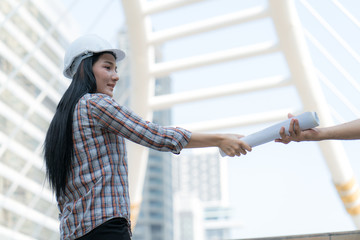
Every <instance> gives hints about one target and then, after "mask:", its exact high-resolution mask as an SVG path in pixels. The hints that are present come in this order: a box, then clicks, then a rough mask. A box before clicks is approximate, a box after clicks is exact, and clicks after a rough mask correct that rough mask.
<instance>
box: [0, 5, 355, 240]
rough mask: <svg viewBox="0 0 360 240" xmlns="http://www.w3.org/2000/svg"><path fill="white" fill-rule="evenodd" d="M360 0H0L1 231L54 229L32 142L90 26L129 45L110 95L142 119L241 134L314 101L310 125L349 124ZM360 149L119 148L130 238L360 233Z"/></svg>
mask: <svg viewBox="0 0 360 240" xmlns="http://www.w3.org/2000/svg"><path fill="white" fill-rule="evenodd" d="M359 10H360V1H355V0H343V1H337V0H331V1H330V0H317V1H308V0H294V1H293V0H269V1H268V0H241V1H240V0H153V1H150V0H149V1H146V0H122V1H121V0H104V1H96V0H48V1H45V0H0V239H21V240H34V239H46V240H48V239H58V238H59V230H58V228H59V223H58V219H57V218H58V209H57V206H56V199H55V197H54V195H53V194H52V192H51V191H50V190H49V188H48V184H47V182H46V181H45V171H44V163H43V159H42V145H43V141H44V137H45V133H46V131H47V128H48V126H49V122H50V121H51V119H52V117H53V114H54V112H55V109H56V106H57V103H58V101H59V100H60V98H61V96H62V94H63V93H64V91H65V90H66V88H67V86H68V85H69V82H70V80H69V79H66V78H65V77H64V76H63V75H62V67H63V56H64V52H65V49H66V47H67V46H68V45H69V43H70V42H71V41H73V40H74V39H76V38H77V37H79V36H81V35H82V34H86V33H95V34H98V35H100V36H102V37H103V38H105V39H107V40H108V41H109V42H111V44H112V45H113V46H114V47H119V48H121V49H123V50H124V51H125V52H126V54H127V58H126V59H125V60H124V61H122V62H120V63H119V66H118V69H119V71H118V72H119V75H120V80H119V82H118V85H117V87H116V89H115V95H114V98H115V100H116V101H117V102H119V103H120V104H125V105H128V106H130V107H131V108H132V109H133V110H134V111H135V112H137V113H139V114H140V115H142V116H143V117H144V118H147V119H148V120H152V121H154V122H157V123H159V124H162V125H172V126H180V127H184V128H187V129H189V130H191V131H201V132H233V133H240V134H243V135H247V134H251V133H253V132H256V131H258V130H261V129H262V128H264V127H267V126H269V125H271V124H273V123H275V122H277V121H282V120H284V119H286V118H287V113H288V112H291V113H294V114H298V113H301V112H304V111H316V112H318V113H319V117H320V124H321V126H326V125H331V124H338V123H342V122H345V121H350V120H353V119H356V118H359V116H360V108H359V102H360V94H359V92H360V83H359V80H358V78H359V76H360V67H359V66H360V55H359V54H360V44H359V43H360V21H359V20H360V11H359ZM358 149H359V142H358V141H341V142H340V141H337V142H334V141H326V142H325V143H321V144H319V143H312V142H306V143H290V144H288V145H283V144H279V143H268V144H265V145H261V146H258V147H255V148H254V149H253V151H252V152H251V153H249V154H248V155H246V156H241V157H235V158H221V157H220V155H219V152H218V149H216V148H208V149H198V150H189V149H185V150H183V152H182V153H181V154H180V155H179V156H173V155H171V154H168V153H159V152H155V151H146V150H144V149H141V150H139V151H134V150H132V151H131V150H130V158H129V162H130V167H131V164H133V168H132V169H131V168H130V175H131V176H130V179H131V180H132V183H131V184H132V189H131V191H132V196H131V200H132V201H134V203H135V206H136V208H137V209H136V210H138V211H139V215H138V217H137V221H136V226H135V229H134V232H133V239H134V240H171V239H175V240H184V239H186V240H191V239H194V240H195V239H196V240H217V239H241V238H255V237H256V238H259V237H271V236H283V235H294V234H311V233H323V232H338V231H351V230H355V229H358V228H359V227H360V205H359V204H360V197H359V195H360V191H359V187H358V184H357V178H358V176H359V175H360V160H359V151H358ZM144 156H145V157H144ZM134 166H136V168H135V167H134Z"/></svg>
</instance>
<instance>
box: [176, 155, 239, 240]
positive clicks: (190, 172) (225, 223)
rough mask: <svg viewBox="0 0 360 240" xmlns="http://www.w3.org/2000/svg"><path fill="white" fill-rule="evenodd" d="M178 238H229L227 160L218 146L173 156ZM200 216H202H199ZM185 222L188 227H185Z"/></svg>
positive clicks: (229, 217)
mask: <svg viewBox="0 0 360 240" xmlns="http://www.w3.org/2000/svg"><path fill="white" fill-rule="evenodd" d="M173 171H174V191H175V206H174V209H175V216H174V217H175V219H177V220H176V224H175V227H174V228H175V240H180V239H183V237H184V234H186V236H187V238H186V239H194V240H195V239H196V240H199V239H204V240H218V239H226V238H230V233H231V229H232V228H233V227H239V226H240V223H238V222H235V221H232V220H231V214H230V208H229V201H228V192H227V188H228V186H227V178H226V176H227V174H226V171H227V164H226V161H221V159H220V155H219V152H218V150H217V149H196V150H187V151H183V153H182V154H181V155H179V156H178V157H176V158H175V160H174V168H173ZM198 216H202V219H199V217H198ZM185 226H187V227H186V229H185Z"/></svg>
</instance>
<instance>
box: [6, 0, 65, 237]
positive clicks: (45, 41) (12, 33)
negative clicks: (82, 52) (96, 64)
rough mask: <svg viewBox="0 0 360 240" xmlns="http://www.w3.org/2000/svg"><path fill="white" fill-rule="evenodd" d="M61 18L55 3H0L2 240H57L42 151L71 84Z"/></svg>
mask: <svg viewBox="0 0 360 240" xmlns="http://www.w3.org/2000/svg"><path fill="white" fill-rule="evenodd" d="M65 13H66V9H63V8H62V6H61V5H58V4H56V2H53V1H44V0H36V1H34V0H28V1H20V0H1V1H0V239H22V240H23V239H29V240H31V239H46V240H48V239H58V238H59V234H58V232H59V224H58V210H57V207H56V204H55V198H54V196H53V194H52V193H51V191H50V190H49V188H48V184H47V183H46V182H45V177H44V176H45V171H44V164H43V159H42V145H43V140H44V137H45V133H46V130H47V128H48V126H49V123H50V121H51V119H52V116H53V113H54V111H55V108H56V105H57V102H58V101H59V99H60V97H61V95H62V93H63V92H64V91H65V89H66V88H67V86H68V84H69V81H68V80H66V79H65V78H64V77H63V76H62V73H61V66H62V58H63V54H64V48H65V47H66V46H67V44H68V42H69V40H68V39H67V38H66V37H71V36H72V34H71V32H70V31H71V27H70V26H71V24H69V22H67V21H68V20H66V17H65V15H64V14H65ZM60 19H61V24H58V22H59V20H60ZM65 25H67V27H66V28H65V27H64V26H65Z"/></svg>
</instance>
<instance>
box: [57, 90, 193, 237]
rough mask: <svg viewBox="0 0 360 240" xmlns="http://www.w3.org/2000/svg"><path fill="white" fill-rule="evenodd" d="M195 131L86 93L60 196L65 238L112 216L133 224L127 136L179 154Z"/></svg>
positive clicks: (76, 120) (77, 116) (76, 116)
mask: <svg viewBox="0 0 360 240" xmlns="http://www.w3.org/2000/svg"><path fill="white" fill-rule="evenodd" d="M190 136H191V133H190V132H189V131H187V130H185V129H181V128H172V127H161V126H159V125H156V124H154V123H150V122H147V121H144V120H143V119H141V118H140V117H139V116H137V115H135V114H134V113H133V112H131V111H130V110H128V109H127V108H125V107H124V106H120V105H118V104H117V103H116V102H115V101H114V100H113V99H112V98H110V97H109V96H107V95H104V94H86V95H84V96H83V97H82V98H81V99H80V100H79V102H78V104H77V105H76V106H75V110H74V118H73V141H74V158H73V162H72V166H71V172H70V176H69V178H68V180H67V184H66V189H65V192H64V193H63V194H61V196H59V198H58V199H57V201H58V206H59V210H60V214H59V220H60V235H61V239H75V238H78V237H81V236H83V235H84V234H86V233H88V232H89V231H91V230H92V229H94V228H95V227H97V226H99V225H100V224H102V223H104V222H105V221H107V220H109V219H111V218H114V217H123V218H126V219H127V220H128V222H129V225H130V220H129V219H130V210H129V207H130V200H129V190H128V169H127V167H128V165H127V156H126V148H125V138H126V139H129V140H131V141H133V142H135V143H138V144H141V145H143V146H146V147H150V148H153V149H156V150H159V151H171V152H173V153H175V154H179V153H180V151H181V149H182V148H183V147H184V146H185V145H186V144H187V143H188V141H189V139H190Z"/></svg>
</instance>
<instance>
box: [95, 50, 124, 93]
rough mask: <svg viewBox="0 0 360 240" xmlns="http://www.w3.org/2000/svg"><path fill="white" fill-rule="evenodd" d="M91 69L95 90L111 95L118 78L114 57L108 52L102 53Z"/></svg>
mask: <svg viewBox="0 0 360 240" xmlns="http://www.w3.org/2000/svg"><path fill="white" fill-rule="evenodd" d="M92 69H93V72H94V75H95V78H96V87H97V89H96V92H97V93H103V94H106V95H109V96H110V97H112V96H113V91H114V87H115V85H116V83H117V81H118V80H119V76H118V75H117V66H116V61H115V57H114V56H113V55H112V54H110V53H104V54H102V55H101V56H100V57H99V59H98V60H97V61H96V63H95V64H94V65H93V67H92Z"/></svg>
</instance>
